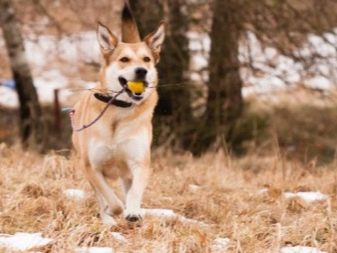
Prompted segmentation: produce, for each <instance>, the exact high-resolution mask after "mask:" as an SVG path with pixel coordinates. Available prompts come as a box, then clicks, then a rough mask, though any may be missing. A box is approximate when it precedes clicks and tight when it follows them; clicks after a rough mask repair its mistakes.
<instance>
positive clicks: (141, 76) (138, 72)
mask: <svg viewBox="0 0 337 253" xmlns="http://www.w3.org/2000/svg"><path fill="white" fill-rule="evenodd" d="M135 73H136V79H138V80H144V79H145V76H146V74H147V70H146V69H144V68H136V70H135Z"/></svg>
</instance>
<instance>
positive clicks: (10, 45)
mask: <svg viewBox="0 0 337 253" xmlns="http://www.w3.org/2000/svg"><path fill="white" fill-rule="evenodd" d="M0 24H1V27H2V31H3V36H4V39H5V42H6V47H7V51H8V55H9V59H10V64H11V69H12V74H13V78H14V81H15V84H16V90H17V94H18V98H19V102H20V135H21V140H22V143H23V144H24V146H27V145H28V144H38V143H41V142H42V136H41V131H40V130H41V129H40V127H41V120H40V118H41V108H40V104H39V101H38V96H37V92H36V89H35V87H34V84H33V79H32V75H31V72H30V69H29V66H28V63H27V61H26V56H25V50H24V42H23V38H22V35H21V32H20V27H19V24H18V22H17V19H16V17H15V10H14V6H13V3H12V1H11V0H0Z"/></svg>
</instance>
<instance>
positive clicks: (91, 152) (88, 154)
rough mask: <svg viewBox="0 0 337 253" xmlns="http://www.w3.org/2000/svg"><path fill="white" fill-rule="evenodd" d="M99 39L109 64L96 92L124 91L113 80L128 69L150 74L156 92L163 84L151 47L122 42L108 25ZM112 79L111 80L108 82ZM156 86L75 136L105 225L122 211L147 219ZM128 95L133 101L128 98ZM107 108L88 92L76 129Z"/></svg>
mask: <svg viewBox="0 0 337 253" xmlns="http://www.w3.org/2000/svg"><path fill="white" fill-rule="evenodd" d="M98 36H100V37H99V41H100V45H101V50H102V56H103V58H104V61H103V67H102V69H101V72H100V75H99V82H98V83H97V86H96V88H98V89H114V88H111V87H110V86H111V85H112V84H113V85H115V86H114V87H119V86H118V84H116V82H117V81H116V80H115V79H116V78H114V74H115V72H120V73H124V72H125V70H126V69H131V70H132V69H133V68H139V67H141V68H144V69H147V70H148V71H149V74H148V75H149V76H150V75H151V78H152V79H153V80H152V79H151V80H152V81H151V86H153V87H156V85H157V82H158V79H157V73H156V70H155V67H154V65H155V63H156V59H155V55H156V53H157V52H155V51H154V50H153V49H152V48H151V45H150V44H148V43H149V42H139V43H133V44H130V43H122V42H118V41H117V39H116V36H114V35H113V34H112V33H111V32H110V31H109V30H108V29H107V28H106V27H105V26H103V25H99V29H98ZM162 36H163V34H162ZM125 54H127V56H128V57H129V58H130V61H129V62H122V61H121V60H120V59H121V57H125ZM144 57H149V58H150V59H151V61H150V62H147V61H145V60H144ZM109 71H110V72H112V76H113V77H111V73H110V72H109ZM123 71H124V72H123ZM116 74H118V73H116ZM109 78H110V79H111V80H107V79H109ZM149 78H150V77H149ZM153 87H151V88H147V89H148V90H147V93H146V97H144V99H143V100H142V101H140V102H137V103H134V105H133V106H132V107H130V108H121V107H117V106H114V105H110V106H109V108H108V110H107V111H106V113H105V114H104V115H103V117H102V118H100V119H99V121H98V122H96V123H95V124H94V125H92V126H91V127H89V128H87V129H85V130H83V131H81V132H74V133H73V136H72V140H73V144H74V147H75V150H76V152H77V155H78V158H79V162H78V166H79V167H82V168H83V169H84V172H85V176H86V177H87V179H88V180H89V182H90V184H91V186H92V187H93V189H94V191H95V193H96V197H97V200H98V202H99V206H100V215H101V218H102V219H103V222H105V223H108V224H114V219H113V218H112V215H113V214H120V213H121V212H123V210H124V215H125V217H126V218H127V219H129V220H135V219H138V218H140V217H141V216H142V213H141V209H140V204H141V199H142V195H143V191H144V189H145V187H146V185H147V182H148V179H149V176H150V172H151V169H150V157H151V154H150V146H151V141H152V123H151V121H152V115H153V111H154V108H155V106H156V103H157V100H158V95H157V91H156V89H155V88H153ZM123 96H124V97H123V98H124V99H128V100H130V98H127V96H126V95H125V94H123ZM105 106H106V104H105V103H103V102H101V101H99V100H97V99H96V98H95V97H94V96H93V94H92V93H91V92H88V93H86V94H85V95H84V96H83V97H82V98H81V99H80V100H79V101H78V103H77V104H76V105H75V107H74V109H75V114H74V117H73V122H74V125H75V127H81V126H82V125H84V124H88V123H90V122H91V121H92V120H93V119H95V118H96V117H97V115H99V113H100V112H101V111H102V110H103V108H104V107H105ZM107 178H110V179H113V180H116V179H118V178H120V179H121V181H122V183H123V185H124V191H125V199H124V201H123V202H122V201H121V200H120V199H119V198H118V197H117V196H116V195H115V193H114V191H113V189H112V188H111V187H110V185H109V183H108V182H107Z"/></svg>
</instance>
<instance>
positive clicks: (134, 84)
mask: <svg viewBox="0 0 337 253" xmlns="http://www.w3.org/2000/svg"><path fill="white" fill-rule="evenodd" d="M128 88H129V90H131V91H132V92H133V93H143V92H144V83H143V82H139V81H129V82H128Z"/></svg>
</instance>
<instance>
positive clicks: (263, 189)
mask: <svg viewBox="0 0 337 253" xmlns="http://www.w3.org/2000/svg"><path fill="white" fill-rule="evenodd" d="M268 191H269V189H268V188H261V189H259V190H257V194H264V193H266V192H268Z"/></svg>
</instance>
